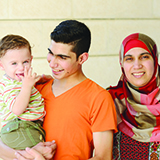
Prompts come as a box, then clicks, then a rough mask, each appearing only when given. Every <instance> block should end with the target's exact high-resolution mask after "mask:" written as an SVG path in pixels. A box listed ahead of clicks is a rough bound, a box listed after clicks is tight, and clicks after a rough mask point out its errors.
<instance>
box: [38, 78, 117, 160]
mask: <svg viewBox="0 0 160 160" xmlns="http://www.w3.org/2000/svg"><path fill="white" fill-rule="evenodd" d="M52 83H53V80H51V81H49V82H48V83H46V84H42V85H39V86H37V89H39V91H40V93H41V94H42V96H43V98H44V101H45V109H46V116H45V119H44V124H43V127H44V129H45V131H46V141H52V140H55V141H56V144H57V151H56V154H55V157H54V160H84V159H88V158H90V157H92V151H93V132H101V131H106V130H114V131H117V129H116V112H115V106H114V102H113V100H112V98H111V96H110V94H109V92H108V91H106V90H105V89H103V88H102V87H100V86H99V85H97V84H96V83H95V82H93V81H92V80H90V79H86V80H84V81H83V82H81V83H80V84H78V85H76V86H74V87H73V88H71V89H70V90H68V91H66V92H65V93H63V94H61V95H59V96H57V97H55V96H54V94H53V92H52Z"/></svg>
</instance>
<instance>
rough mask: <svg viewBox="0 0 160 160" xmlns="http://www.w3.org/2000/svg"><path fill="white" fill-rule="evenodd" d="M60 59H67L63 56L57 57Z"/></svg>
mask: <svg viewBox="0 0 160 160" xmlns="http://www.w3.org/2000/svg"><path fill="white" fill-rule="evenodd" d="M59 57H60V58H61V59H67V58H66V57H65V56H62V55H59Z"/></svg>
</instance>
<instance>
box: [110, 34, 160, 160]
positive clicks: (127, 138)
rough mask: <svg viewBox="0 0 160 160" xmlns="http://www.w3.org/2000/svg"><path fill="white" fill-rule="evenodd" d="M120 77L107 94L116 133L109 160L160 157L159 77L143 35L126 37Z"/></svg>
mask: <svg viewBox="0 0 160 160" xmlns="http://www.w3.org/2000/svg"><path fill="white" fill-rule="evenodd" d="M120 65H121V69H122V76H121V78H120V80H119V82H118V85H117V86H115V87H110V88H109V89H108V90H109V92H110V93H111V95H112V97H113V99H114V102H115V106H116V109H117V120H118V130H119V132H118V133H116V134H115V136H114V147H113V159H120V160H124V159H125V160H127V159H128V160H131V159H136V160H137V159H140V160H143V159H144V160H146V159H155V160H156V159H157V160H158V159H159V158H160V103H159V101H160V89H159V87H160V81H159V80H160V74H159V65H158V52H157V47H156V44H155V42H154V41H153V40H152V39H151V38H150V37H148V36H147V35H144V34H141V33H134V34H131V35H129V36H127V37H126V38H125V39H124V40H123V42H122V45H121V49H120Z"/></svg>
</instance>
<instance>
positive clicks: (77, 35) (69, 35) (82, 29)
mask: <svg viewBox="0 0 160 160" xmlns="http://www.w3.org/2000/svg"><path fill="white" fill-rule="evenodd" d="M50 36H51V40H54V41H55V42H56V43H58V42H60V43H64V44H71V45H73V48H72V50H71V51H72V52H75V53H76V55H77V58H78V57H79V56H80V55H81V54H82V53H84V52H88V51H89V48H90V43H91V32H90V30H89V28H88V27H87V26H86V25H85V24H84V23H82V22H79V21H76V20H66V21H63V22H61V23H60V24H59V25H58V26H56V28H55V29H54V30H53V32H52V33H51V35H50Z"/></svg>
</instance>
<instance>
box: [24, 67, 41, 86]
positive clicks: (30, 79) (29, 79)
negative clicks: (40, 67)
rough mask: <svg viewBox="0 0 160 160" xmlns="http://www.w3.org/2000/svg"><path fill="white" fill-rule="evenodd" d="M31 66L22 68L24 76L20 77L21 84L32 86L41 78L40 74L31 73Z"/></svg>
mask: <svg viewBox="0 0 160 160" xmlns="http://www.w3.org/2000/svg"><path fill="white" fill-rule="evenodd" d="M32 70H33V69H32V67H30V68H29V69H27V68H26V67H25V69H24V77H22V86H25V87H33V86H34V85H35V83H36V82H37V81H39V79H40V78H41V76H40V75H38V76H37V73H35V72H34V73H33V74H32Z"/></svg>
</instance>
